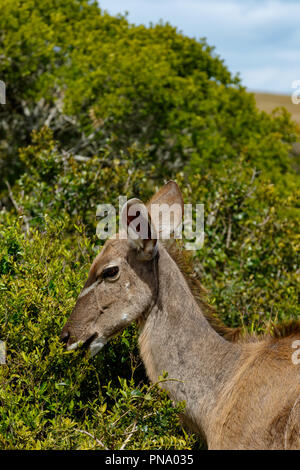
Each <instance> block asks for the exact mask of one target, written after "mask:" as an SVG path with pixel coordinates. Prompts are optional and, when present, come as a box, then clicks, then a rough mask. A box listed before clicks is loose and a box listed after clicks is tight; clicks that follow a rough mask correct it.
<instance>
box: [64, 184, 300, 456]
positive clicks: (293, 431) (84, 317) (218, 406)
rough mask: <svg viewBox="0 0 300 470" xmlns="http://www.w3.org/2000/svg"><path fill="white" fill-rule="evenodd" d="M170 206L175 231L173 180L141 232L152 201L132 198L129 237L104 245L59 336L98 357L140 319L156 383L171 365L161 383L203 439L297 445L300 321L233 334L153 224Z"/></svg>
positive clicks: (235, 444)
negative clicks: (266, 331) (268, 331)
mask: <svg viewBox="0 0 300 470" xmlns="http://www.w3.org/2000/svg"><path fill="white" fill-rule="evenodd" d="M164 204H167V205H168V206H172V205H175V206H176V207H177V209H178V207H179V208H180V210H179V211H178V210H177V211H176V210H175V211H174V213H173V217H172V220H171V221H170V226H169V227H168V230H169V231H170V232H171V231H174V230H175V229H176V227H177V226H178V225H179V224H180V223H181V218H182V210H183V200H182V196H181V193H180V190H179V188H178V186H177V185H176V183H175V182H172V181H171V182H169V183H167V184H166V185H165V186H163V187H162V189H161V190H160V191H159V192H158V193H157V194H156V195H155V196H154V197H153V198H152V199H151V200H150V203H149V204H148V205H147V209H146V211H147V214H146V216H145V212H144V213H143V214H144V215H143V217H144V219H143V220H145V217H147V222H146V223H147V224H148V225H147V226H148V229H147V236H146V237H141V236H140V235H139V230H140V227H139V226H138V225H137V224H136V225H135V226H134V224H133V223H132V222H134V220H135V218H134V216H133V217H132V216H130V215H129V214H130V208H133V207H134V206H136V205H138V207H139V208H141V207H144V208H145V206H142V205H141V202H140V201H138V200H137V199H133V200H130V201H128V202H127V204H126V207H124V208H123V212H122V220H124V221H125V225H126V226H127V235H128V239H124V238H123V237H122V236H121V235H122V233H123V235H124V232H122V230H121V231H120V232H119V234H118V235H117V236H116V237H115V238H114V239H110V240H107V241H106V243H105V245H104V247H103V249H102V251H101V253H100V254H98V255H97V256H96V258H95V260H94V262H93V263H92V266H91V269H90V272H89V275H88V279H87V281H86V284H85V286H84V288H83V290H82V292H81V294H80V295H79V297H78V300H77V303H76V305H75V308H74V310H73V312H72V314H71V316H70V318H69V320H68V321H67V323H66V325H65V326H64V328H63V330H62V334H61V339H62V340H63V341H64V342H65V343H66V347H67V349H75V348H76V347H78V346H79V345H81V344H82V345H85V346H88V347H89V349H90V351H91V354H92V355H95V354H96V353H97V352H98V351H100V349H101V348H102V347H103V346H104V345H105V343H107V341H108V340H109V339H110V338H112V337H113V336H114V335H115V334H116V333H118V332H119V331H121V330H122V329H124V328H126V327H127V326H128V325H129V324H130V323H131V322H134V321H137V320H138V322H139V326H140V336H139V347H140V354H141V357H142V359H143V362H144V364H145V367H146V371H147V374H148V376H149V378H150V380H151V381H153V382H156V381H157V380H158V377H159V376H160V375H161V374H162V372H164V371H165V372H167V373H168V378H172V379H176V380H170V381H166V382H165V383H164V385H163V386H164V388H165V389H166V390H167V391H168V392H169V394H170V396H171V398H172V399H173V400H174V401H185V403H186V408H185V413H184V420H185V423H186V424H187V425H188V426H189V428H190V429H191V430H192V431H194V432H197V433H199V434H201V435H202V436H204V438H205V440H206V442H207V444H208V448H209V449H297V448H298V449H299V448H300V365H297V364H296V363H295V361H292V354H293V352H294V349H293V347H295V346H293V342H294V341H295V340H296V339H300V328H299V324H298V327H297V328H296V327H295V328H291V329H290V332H289V334H288V335H287V336H286V337H282V338H276V337H272V336H263V337H262V338H254V337H248V338H247V337H246V339H242V340H238V341H233V340H232V341H230V340H228V339H226V334H224V335H222V327H220V329H219V331H218V327H214V322H213V321H210V319H209V316H208V315H207V314H206V313H205V309H206V307H205V304H204V302H202V303H201V299H200V301H197V298H196V297H197V296H195V295H193V292H192V289H191V287H190V285H189V283H188V282H187V279H186V277H185V276H184V274H183V272H182V269H180V266H179V265H178V263H177V262H176V258H175V257H174V256H172V255H171V254H170V251H171V250H169V249H168V248H166V246H165V243H164V242H163V241H162V240H161V239H159V235H160V234H161V232H162V231H163V230H165V229H166V227H162V226H161V225H160V222H159V221H157V220H156V226H155V224H154V219H153V218H152V219H151V207H152V205H158V206H163V205H164ZM135 214H136V216H137V215H140V214H141V210H140V211H139V212H137V211H136V213H135ZM150 228H151V230H150ZM216 324H217V323H216ZM223 329H224V331H226V328H225V327H224V328H223ZM297 344H298V343H297ZM299 362H300V361H299Z"/></svg>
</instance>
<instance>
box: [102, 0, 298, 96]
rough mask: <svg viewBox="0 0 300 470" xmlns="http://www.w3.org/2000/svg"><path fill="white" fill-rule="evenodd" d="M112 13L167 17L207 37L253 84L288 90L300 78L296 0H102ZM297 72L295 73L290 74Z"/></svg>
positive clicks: (140, 18) (141, 18)
mask: <svg viewBox="0 0 300 470" xmlns="http://www.w3.org/2000/svg"><path fill="white" fill-rule="evenodd" d="M99 3H100V6H101V8H103V9H107V10H108V11H109V12H110V13H112V14H116V13H120V12H123V13H124V12H125V10H127V11H128V12H129V16H128V19H129V21H131V22H133V23H136V24H140V23H143V24H146V25H148V24H149V22H153V23H156V22H158V21H159V20H160V19H162V20H163V21H168V22H169V23H171V24H172V25H174V26H177V27H178V28H179V30H182V31H183V33H184V34H186V35H188V36H191V37H196V38H200V37H203V36H205V37H207V40H208V43H209V44H210V45H214V46H216V52H217V53H218V54H220V56H221V57H222V58H223V59H224V60H225V63H226V64H227V65H228V67H229V69H230V70H231V71H232V72H233V73H236V72H238V71H240V73H241V77H242V78H243V83H244V84H245V85H246V86H247V87H249V88H250V89H263V90H266V89H268V90H269V91H274V92H276V91H278V92H286V93H289V92H290V83H291V81H292V80H295V79H300V62H299V52H298V51H299V50H300V28H299V18H300V2H299V1H292V0H261V1H259V0H244V1H241V0H229V1H226V2H225V1H221V0H210V1H207V0H206V1H205V0H187V1H184V2H183V1H182V0H180V1H179V0H138V1H137V0H123V1H119V0H109V1H108V0H103V1H99ZM291 77H293V78H291Z"/></svg>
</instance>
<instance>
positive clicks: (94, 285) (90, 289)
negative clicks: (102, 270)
mask: <svg viewBox="0 0 300 470" xmlns="http://www.w3.org/2000/svg"><path fill="white" fill-rule="evenodd" d="M99 282H100V281H95V282H94V283H93V284H92V285H91V286H89V287H86V289H83V291H82V292H81V294H79V296H78V299H80V298H81V297H84V296H85V295H87V294H88V293H89V292H91V291H92V290H93V289H95V287H97V285H98V284H99Z"/></svg>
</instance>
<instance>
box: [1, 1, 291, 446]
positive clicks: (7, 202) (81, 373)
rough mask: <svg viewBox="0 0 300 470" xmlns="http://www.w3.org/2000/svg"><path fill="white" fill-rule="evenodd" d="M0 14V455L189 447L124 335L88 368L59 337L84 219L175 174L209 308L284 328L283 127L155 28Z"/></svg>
mask: <svg viewBox="0 0 300 470" xmlns="http://www.w3.org/2000/svg"><path fill="white" fill-rule="evenodd" d="M0 4H1V10H2V14H1V17H0V26H1V31H3V32H4V33H3V34H2V35H1V36H0V57H1V61H0V79H2V80H4V81H5V82H6V84H7V104H6V105H5V106H1V107H0V165H1V176H2V178H1V182H0V184H1V191H2V192H1V206H0V209H1V211H0V339H1V340H4V341H5V342H6V345H7V364H6V365H2V366H0V398H1V400H0V413H1V420H0V448H3V449H90V448H93V449H94V448H97V449H103V448H109V449H119V448H126V449H154V448H155V449H157V448H164V449H182V448H199V447H200V446H202V445H203V444H202V443H201V442H199V440H198V438H196V436H194V435H192V434H187V433H186V432H185V431H184V430H183V429H182V427H181V424H180V418H179V414H180V411H181V410H182V409H183V407H184V404H178V405H176V406H173V404H172V403H171V401H170V399H169V398H168V397H167V395H166V394H165V392H164V391H163V390H161V387H158V385H157V384H149V383H148V381H147V378H146V374H145V371H144V369H143V365H142V364H141V361H140V359H139V355H138V348H137V334H138V333H137V329H136V326H135V325H133V326H132V327H130V328H129V329H127V330H125V331H124V332H123V333H122V334H120V335H119V336H118V337H117V338H115V339H114V340H113V341H112V342H111V343H109V344H108V345H107V346H106V347H105V348H104V350H103V351H102V352H101V353H100V354H99V355H98V356H96V357H95V358H93V359H89V358H88V357H87V356H86V355H85V353H83V352H82V351H76V352H65V351H64V350H63V348H62V346H61V344H60V342H59V333H60V330H61V328H62V326H63V324H64V322H65V320H66V318H67V317H68V316H69V314H70V312H71V311H72V308H73V306H74V304H75V301H76V298H77V296H78V294H79V292H80V290H81V288H82V286H83V284H84V282H85V279H86V276H87V272H88V269H89V265H90V263H91V261H92V260H93V258H94V256H95V254H96V252H98V251H99V250H100V249H101V242H100V241H99V240H98V239H97V237H96V234H95V229H96V224H97V221H96V217H95V215H96V206H97V204H99V203H105V202H109V203H112V204H114V206H115V207H118V196H119V195H125V196H127V197H139V198H140V199H142V200H144V201H146V200H147V199H148V198H149V197H150V196H151V195H152V194H153V192H154V191H155V190H156V189H158V188H159V187H160V185H161V184H163V182H164V181H165V180H166V179H170V178H173V179H175V180H176V181H177V182H178V184H179V186H180V187H181V189H182V191H183V195H184V199H185V202H187V203H193V204H196V203H203V204H204V207H205V243H204V247H203V248H202V249H201V250H199V251H198V252H196V253H194V258H195V260H194V261H195V269H196V271H197V272H198V273H199V274H200V276H201V279H202V283H203V284H204V285H205V286H206V287H207V288H208V289H209V292H210V294H209V296H210V302H211V303H212V304H214V305H215V307H216V310H217V312H218V314H219V315H220V317H221V318H222V319H223V321H224V322H225V323H226V324H227V325H229V326H238V325H242V326H243V327H244V328H245V329H246V330H248V331H256V332H261V331H265V330H266V329H267V328H270V326H271V325H272V324H273V323H275V322H277V321H281V320H287V319H290V318H293V317H297V316H298V315H299V291H298V283H299V279H298V275H299V190H298V189H297V188H298V187H299V175H298V174H297V173H296V172H295V171H294V170H293V160H292V157H291V156H290V144H291V142H293V141H294V140H295V139H296V138H297V135H296V130H295V126H294V124H293V123H292V122H291V121H290V118H289V116H288V114H287V113H286V112H285V111H284V110H282V111H278V112H276V114H274V115H273V116H268V115H266V114H265V113H260V112H259V111H258V110H257V109H256V107H255V103H254V98H253V96H252V95H251V94H249V93H247V92H246V90H245V89H244V88H243V87H242V85H241V84H240V81H239V79H238V78H237V77H232V75H231V74H230V72H229V71H228V70H227V69H226V67H225V66H224V64H223V62H222V60H221V59H220V58H219V57H217V56H215V54H214V52H213V49H212V48H211V47H209V46H208V45H207V43H206V41H205V40H204V39H203V40H196V39H190V38H187V37H185V36H183V35H182V34H181V33H179V32H178V31H177V30H176V28H173V27H171V26H170V25H168V24H166V25H164V24H159V25H151V26H150V27H144V26H134V25H131V24H129V23H128V21H127V19H126V18H125V17H122V16H118V17H111V16H109V15H107V14H105V13H103V12H102V11H101V10H100V9H99V7H98V5H97V4H96V3H93V2H87V1H86V0H65V1H64V2H62V1H61V0H41V1H39V2H37V1H35V0H26V1H22V2H21V1H18V2H15V1H14V2H13V1H11V0H6V1H5V2H4V1H3V0H0ZM161 380H162V384H161V386H162V388H163V381H165V380H168V377H165V376H164V377H162V378H161Z"/></svg>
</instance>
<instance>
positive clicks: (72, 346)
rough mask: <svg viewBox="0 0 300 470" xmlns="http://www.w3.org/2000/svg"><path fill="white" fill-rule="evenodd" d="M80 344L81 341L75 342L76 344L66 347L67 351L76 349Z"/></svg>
mask: <svg viewBox="0 0 300 470" xmlns="http://www.w3.org/2000/svg"><path fill="white" fill-rule="evenodd" d="M80 344H81V341H76V343H73V344H71V345H70V346H67V351H73V350H74V349H77V348H78V346H79V345H80Z"/></svg>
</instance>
